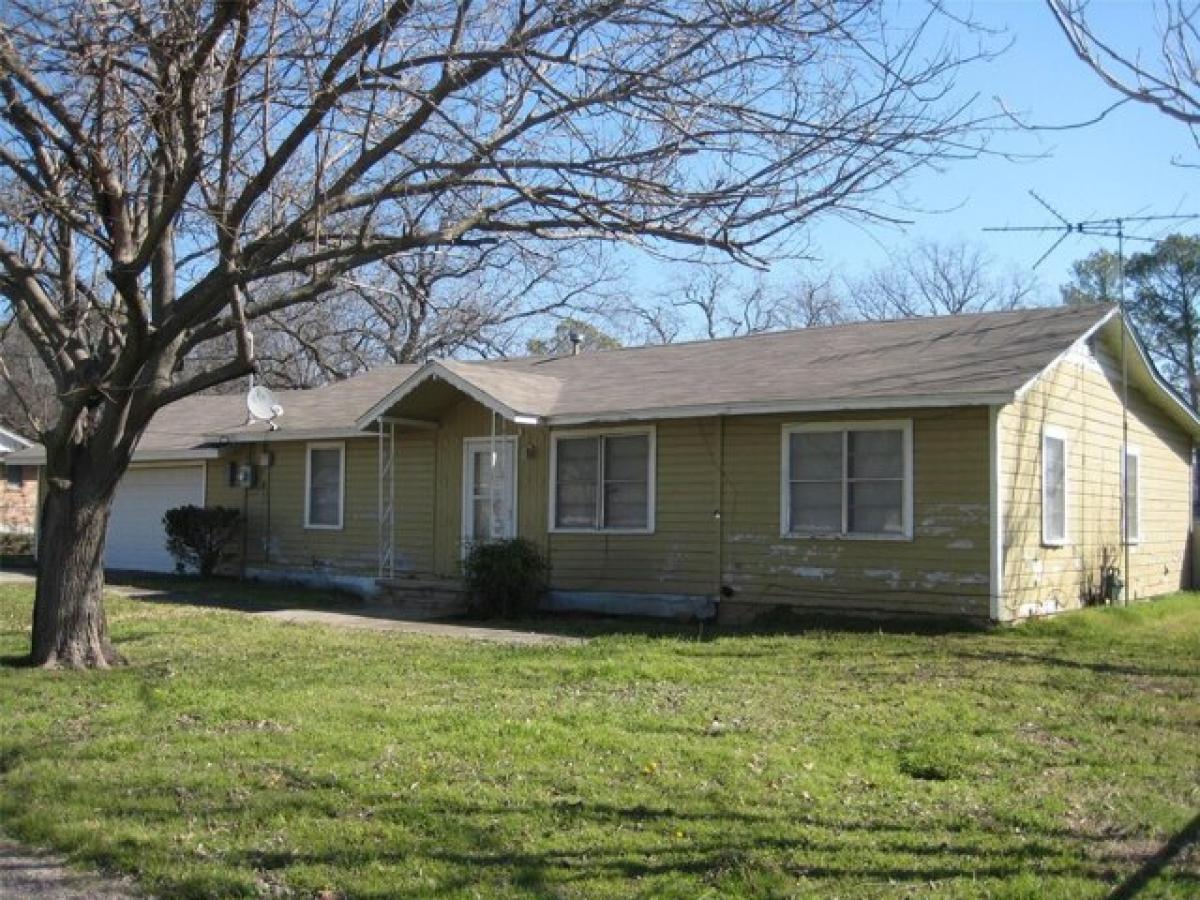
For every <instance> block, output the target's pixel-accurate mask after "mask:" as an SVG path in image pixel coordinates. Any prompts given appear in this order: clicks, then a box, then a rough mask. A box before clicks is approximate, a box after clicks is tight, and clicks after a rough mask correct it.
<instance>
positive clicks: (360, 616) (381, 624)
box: [245, 609, 587, 647]
mask: <svg viewBox="0 0 1200 900" xmlns="http://www.w3.org/2000/svg"><path fill="white" fill-rule="evenodd" d="M245 612H247V613H248V614H249V615H252V616H255V617H256V618H260V619H273V620H274V621H276V622H288V623H290V624H294V625H334V626H337V627H340V628H362V629H366V630H368V631H398V632H400V633H401V634H423V635H427V636H432V637H448V638H460V639H463V640H471V641H486V642H490V643H493V644H510V645H512V646H516V647H539V646H557V647H564V646H577V645H579V644H586V643H587V640H586V639H585V638H578V637H567V636H564V635H557V634H542V633H540V632H536V631H511V630H508V629H505V628H487V627H485V626H478V625H453V624H449V623H446V622H417V621H412V620H410V619H397V618H395V617H393V616H389V615H388V614H387V611H386V610H377V611H366V610H364V611H363V612H362V613H340V612H324V611H321V610H313V609H276V610H269V611H266V612H253V611H250V610H245Z"/></svg>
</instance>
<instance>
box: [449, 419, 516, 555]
mask: <svg viewBox="0 0 1200 900" xmlns="http://www.w3.org/2000/svg"><path fill="white" fill-rule="evenodd" d="M493 453H494V456H493ZM516 466H517V460H516V440H515V438H512V437H504V438H499V437H498V438H496V439H495V441H494V442H493V440H492V439H491V438H477V439H471V440H467V441H464V442H463V517H462V521H463V534H462V538H463V550H464V552H465V551H466V549H467V548H468V547H469V546H470V545H471V544H473V543H475V542H476V541H491V540H498V539H501V538H511V537H515V536H516V534H517V478H516V475H517V472H516Z"/></svg>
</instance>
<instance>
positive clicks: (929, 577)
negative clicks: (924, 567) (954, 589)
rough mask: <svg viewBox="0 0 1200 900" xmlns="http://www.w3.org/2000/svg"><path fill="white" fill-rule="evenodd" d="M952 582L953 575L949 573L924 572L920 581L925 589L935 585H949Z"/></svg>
mask: <svg viewBox="0 0 1200 900" xmlns="http://www.w3.org/2000/svg"><path fill="white" fill-rule="evenodd" d="M953 580H954V574H953V573H951V572H926V573H925V574H924V575H922V576H921V581H922V582H923V583H924V584H925V586H926V587H933V586H934V585H937V584H949V583H950V582H952V581H953Z"/></svg>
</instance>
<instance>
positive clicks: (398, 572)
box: [360, 364, 545, 615]
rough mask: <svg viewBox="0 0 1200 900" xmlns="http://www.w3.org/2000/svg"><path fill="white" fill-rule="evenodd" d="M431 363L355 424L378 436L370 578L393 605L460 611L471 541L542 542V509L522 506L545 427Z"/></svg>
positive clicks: (540, 455)
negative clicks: (525, 539) (372, 576)
mask: <svg viewBox="0 0 1200 900" xmlns="http://www.w3.org/2000/svg"><path fill="white" fill-rule="evenodd" d="M427 369H428V371H426V370H422V371H421V372H418V373H417V374H416V375H414V376H413V378H411V379H410V380H409V382H407V383H406V384H404V385H401V386H400V388H398V389H397V391H395V392H393V394H392V395H391V396H390V397H388V398H385V400H384V401H382V402H381V403H380V404H379V405H378V406H377V407H376V408H375V409H373V410H371V411H370V412H369V413H368V414H367V416H364V418H363V420H361V421H360V427H362V428H363V430H364V431H367V432H370V433H373V434H374V436H375V441H376V466H377V473H376V475H377V497H376V512H377V529H376V531H377V553H376V557H377V566H376V579H377V586H378V591H379V596H380V597H381V598H386V599H387V602H388V603H389V604H393V603H394V604H397V605H401V606H404V607H405V608H406V609H411V610H412V611H413V612H414V613H424V612H428V613H430V615H432V614H433V613H434V612H435V611H436V612H437V613H439V614H441V615H455V614H459V613H461V612H465V610H466V597H465V592H464V591H463V586H462V582H461V577H460V573H461V561H462V558H463V556H464V555H465V553H466V552H467V550H468V549H469V547H470V546H471V544H472V543H474V542H477V541H488V540H497V539H503V538H509V537H515V536H517V535H518V534H523V535H525V536H527V537H530V538H531V539H534V540H537V541H539V542H544V540H545V526H544V515H543V516H541V517H538V516H536V515H531V513H533V510H530V509H524V510H519V508H518V496H522V497H524V496H525V494H524V493H523V489H525V488H527V487H528V485H526V484H521V485H519V484H518V480H519V479H521V478H524V479H526V480H527V481H528V482H529V483H530V484H532V483H533V481H534V480H535V479H531V478H529V476H530V475H531V474H532V471H531V470H530V465H531V464H536V463H537V462H540V461H541V460H542V458H544V453H543V452H542V445H543V444H544V434H545V429H544V428H539V427H538V426H539V419H538V418H537V417H535V416H529V415H523V414H521V413H517V412H515V411H513V410H511V409H508V408H507V407H505V406H504V404H501V403H498V402H496V401H495V400H493V399H492V398H490V397H488V396H487V395H486V394H481V392H479V391H477V390H474V389H468V388H466V387H465V386H464V385H462V384H456V383H453V381H452V379H450V378H447V377H443V375H444V374H445V373H442V372H441V371H440V366H439V365H438V364H430V366H429V367H427ZM422 372H425V375H424V376H423V377H422ZM542 464H543V465H544V462H543V463H542ZM527 470H529V471H527Z"/></svg>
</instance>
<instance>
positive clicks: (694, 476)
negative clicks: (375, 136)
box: [109, 306, 1200, 622]
mask: <svg viewBox="0 0 1200 900" xmlns="http://www.w3.org/2000/svg"><path fill="white" fill-rule="evenodd" d="M279 399H280V403H281V405H282V406H283V408H284V414H283V416H282V417H281V418H280V419H279V420H278V428H277V430H268V427H267V426H266V425H264V424H262V423H255V424H249V425H247V424H243V423H244V418H245V413H244V408H243V407H242V406H241V405H240V404H241V400H240V398H230V397H196V398H190V399H188V400H184V401H181V402H180V403H177V404H174V405H173V406H172V407H170V408H169V409H168V410H164V411H163V412H162V413H161V414H160V415H159V416H158V417H157V418H156V419H155V422H154V424H153V426H152V427H151V430H150V431H149V432H148V433H147V435H146V437H145V439H144V441H143V443H142V445H141V446H140V447H139V450H138V454H137V456H136V460H137V465H136V466H135V467H134V468H132V469H131V470H130V473H129V476H128V477H127V478H126V480H125V483H124V484H123V485H122V490H121V496H119V497H118V504H117V509H116V510H115V511H114V517H113V518H114V523H117V524H116V525H114V532H113V533H112V534H110V540H113V539H115V545H110V549H109V562H110V564H111V565H114V566H116V565H124V564H127V563H130V562H137V563H139V565H140V564H142V563H143V562H147V561H149V556H150V555H151V553H159V551H158V550H157V549H155V547H154V546H152V545H153V544H155V542H156V541H157V543H158V544H161V535H160V534H158V535H150V534H148V532H147V533H145V534H143V533H140V532H138V529H137V527H135V526H136V524H137V523H138V522H142V523H151V522H157V520H158V519H159V518H161V511H160V509H159V508H158V507H159V506H163V507H164V508H165V506H164V504H167V503H169V504H170V505H176V503H177V502H178V501H180V500H183V499H185V497H186V498H190V499H191V500H193V501H199V500H201V499H202V500H203V501H204V502H206V503H209V504H215V505H222V506H232V507H235V508H238V509H240V510H242V511H243V512H244V513H245V515H246V519H247V523H248V526H247V528H246V532H245V538H244V541H243V546H242V547H241V548H240V550H241V553H240V562H239V565H240V566H241V567H242V568H243V570H244V571H245V572H246V573H247V574H250V575H254V576H259V577H293V578H294V577H303V578H305V579H307V580H317V581H326V582H330V583H337V584H341V585H343V586H347V587H352V588H354V589H358V590H361V591H364V592H369V591H372V590H374V589H376V587H377V585H378V584H380V583H382V584H384V585H390V586H394V585H395V584H396V583H397V582H399V583H400V584H401V585H402V586H403V585H404V584H405V579H413V581H412V583H413V584H414V585H420V586H427V585H429V584H430V583H443V584H444V583H453V580H454V579H455V578H456V577H457V576H458V572H459V565H460V561H461V558H462V555H463V552H464V547H465V546H467V545H468V544H469V543H470V542H472V541H475V540H485V539H488V538H495V537H505V536H510V535H521V536H524V537H527V538H529V539H530V540H532V541H534V542H535V543H537V544H538V545H539V546H540V547H541V548H542V549H543V551H544V552H545V554H546V555H547V557H548V559H549V561H550V565H551V568H552V576H551V589H552V590H551V594H550V596H549V598H548V601H547V605H548V606H549V607H550V608H552V609H599V610H606V611H610V612H628V613H644V614H666V615H695V616H712V615H716V616H717V617H718V618H719V619H720V620H722V621H730V622H734V621H743V620H749V619H753V618H755V617H757V616H759V615H762V614H764V613H767V612H770V611H772V610H776V609H778V608H780V607H787V608H792V609H797V610H802V611H810V612H821V613H834V614H853V615H859V614H865V615H879V614H884V615H889V616H938V617H953V618H955V619H963V620H970V621H975V622H986V621H1009V620H1014V619H1020V618H1024V617H1027V616H1031V615H1041V614H1047V613H1052V612H1057V611H1059V610H1065V609H1071V608H1075V607H1078V606H1080V605H1081V604H1082V603H1084V602H1087V601H1088V600H1089V599H1096V598H1098V597H1100V596H1102V595H1103V594H1104V592H1105V590H1106V588H1107V589H1108V590H1109V591H1110V592H1111V588H1112V584H1111V579H1109V580H1107V581H1106V574H1107V573H1108V572H1109V570H1111V569H1114V568H1115V569H1117V570H1120V572H1121V573H1123V574H1122V576H1121V577H1122V578H1123V580H1124V581H1126V582H1128V585H1127V591H1128V595H1129V596H1131V597H1133V598H1137V599H1141V598H1145V597H1151V596H1154V595H1157V594H1161V593H1164V592H1167V591H1172V590H1176V589H1179V588H1180V587H1182V586H1185V585H1186V583H1187V577H1188V576H1187V573H1188V571H1189V564H1188V553H1189V549H1188V548H1189V542H1190V530H1191V511H1190V508H1189V503H1188V498H1189V497H1190V495H1191V490H1190V479H1191V459H1192V449H1193V443H1194V442H1195V440H1196V439H1197V437H1200V418H1197V416H1196V414H1195V413H1194V412H1193V411H1192V410H1191V409H1190V408H1189V407H1188V406H1187V405H1186V404H1185V403H1184V402H1183V401H1181V400H1180V399H1179V397H1178V396H1177V395H1176V394H1175V393H1174V392H1173V391H1172V390H1171V389H1170V388H1169V387H1168V386H1167V384H1166V383H1165V382H1164V381H1163V379H1162V378H1161V377H1160V376H1159V374H1158V373H1157V372H1156V371H1155V369H1154V366H1153V365H1152V363H1151V361H1150V359H1149V357H1148V355H1147V354H1146V352H1145V349H1144V348H1143V347H1142V346H1141V344H1140V343H1139V342H1138V339H1137V337H1136V335H1134V333H1133V332H1132V331H1131V330H1130V329H1129V328H1128V327H1127V326H1126V325H1125V323H1124V322H1123V321H1122V319H1121V317H1120V315H1119V313H1118V312H1117V310H1116V309H1114V308H1112V307H1110V306H1093V307H1085V308H1067V307H1059V308H1051V309H1037V310H1025V311H1015V312H1001V313H987V314H979V315H971V316H957V317H943V318H927V319H911V320H901V321H894V322H880V323H860V324H853V325H842V326H833V327H827V328H813V329H807V330H803V331H791V332H778V333H771V334H761V335H755V336H750V337H741V338H731V339H726V340H718V341H706V342H695V343H688V344H675V345H668V346H658V347H645V348H632V349H622V350H612V351H604V352H595V353H584V354H580V355H569V356H564V357H536V358H527V359H512V360H502V361H482V362H461V361H454V360H438V361H432V362H429V363H427V364H425V365H423V366H420V367H416V366H395V367H385V368H381V369H378V370H375V371H372V372H370V373H368V374H366V375H363V376H360V377H357V378H352V379H349V380H347V381H344V382H340V383H337V384H333V385H330V386H328V387H324V388H320V389H317V390H312V391H295V392H286V393H283V394H281V395H280V398H279ZM1126 470H1127V471H1128V473H1129V479H1128V497H1127V503H1123V502H1122V496H1121V485H1122V480H1123V477H1122V476H1123V472H1124V471H1126ZM135 496H136V500H137V502H136V503H135V502H133V499H132V498H133V497H135ZM152 501H153V503H157V504H158V506H154V505H153V503H152ZM1125 507H1127V508H1128V515H1127V516H1126V515H1125ZM1123 518H1127V520H1128V541H1123V540H1122V520H1123ZM147 528H149V525H147ZM150 530H153V529H150ZM126 532H128V534H127V533H126ZM129 535H133V537H130V536H129ZM131 541H132V542H134V543H137V544H138V546H137V547H133V546H131V544H130V542H131ZM114 547H115V548H114ZM1126 550H1127V551H1128V557H1129V566H1128V571H1126V565H1125V555H1126ZM137 554H142V555H140V556H139V555H137Z"/></svg>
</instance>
